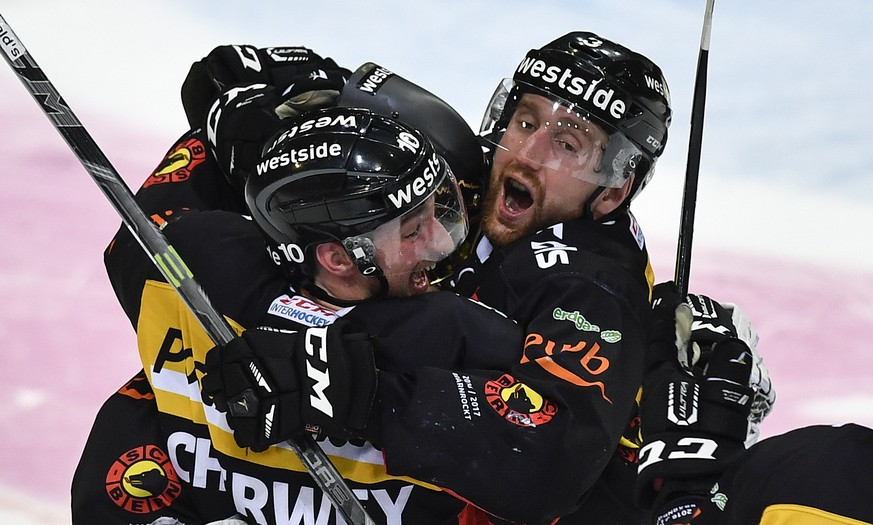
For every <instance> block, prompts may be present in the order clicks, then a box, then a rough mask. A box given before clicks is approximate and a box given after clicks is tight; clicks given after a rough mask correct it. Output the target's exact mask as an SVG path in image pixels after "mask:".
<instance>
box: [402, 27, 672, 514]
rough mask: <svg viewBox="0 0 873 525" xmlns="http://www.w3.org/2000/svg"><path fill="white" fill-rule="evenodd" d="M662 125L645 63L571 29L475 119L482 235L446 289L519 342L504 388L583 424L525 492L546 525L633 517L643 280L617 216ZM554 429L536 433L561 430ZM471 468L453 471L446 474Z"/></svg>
mask: <svg viewBox="0 0 873 525" xmlns="http://www.w3.org/2000/svg"><path fill="white" fill-rule="evenodd" d="M670 119H671V109H670V98H669V91H668V88H667V83H666V81H665V79H664V77H663V75H662V74H661V71H660V69H659V68H658V66H657V65H655V64H654V63H653V62H652V61H650V60H649V59H648V58H646V57H644V56H642V55H640V54H638V53H635V52H634V51H631V50H629V49H627V48H626V47H624V46H621V45H619V44H617V43H615V42H611V41H609V40H607V39H605V38H602V37H600V36H598V35H596V34H593V33H588V32H573V33H569V34H567V35H564V36H562V37H560V38H558V39H556V40H555V41H553V42H551V43H549V44H547V45H545V46H543V47H542V48H540V49H534V50H531V51H530V52H529V53H528V54H527V55H526V56H525V57H524V59H523V60H522V61H521V62H520V64H519V66H518V68H517V69H516V71H515V73H514V75H513V77H512V79H507V80H504V81H503V82H502V83H501V84H500V86H499V87H498V90H497V91H496V92H495V95H494V97H493V100H492V102H491V104H489V107H488V110H487V111H486V115H485V119H484V121H483V130H482V131H483V135H484V136H485V137H486V138H487V139H489V141H490V144H491V145H492V148H491V151H492V156H493V160H492V168H491V176H490V181H489V187H488V192H487V194H486V197H485V202H484V205H483V219H482V229H483V232H484V236H483V237H482V239H481V240H480V242H479V243H478V245H477V246H476V250H475V254H476V258H475V260H473V261H471V262H470V264H469V265H468V267H467V268H464V269H463V270H461V272H460V274H459V279H458V289H459V290H460V291H461V292H462V293H470V294H472V296H473V297H475V298H476V299H478V300H480V301H482V302H484V303H485V304H488V305H490V306H493V307H495V308H498V309H499V310H501V311H503V312H505V313H506V314H507V315H509V316H510V317H511V318H512V319H514V320H516V321H517V322H518V323H519V324H520V325H521V326H522V329H523V330H524V332H525V338H526V339H525V340H526V343H525V351H524V357H523V359H522V362H521V363H520V364H519V365H517V366H516V367H514V368H513V369H512V370H511V371H510V372H509V374H507V375H506V376H505V377H503V378H501V380H502V383H503V384H504V385H506V386H507V387H512V386H513V385H522V384H523V385H526V386H527V387H529V388H531V389H532V390H534V391H536V392H537V393H538V394H539V395H541V396H542V397H543V398H546V399H551V400H555V401H556V402H557V403H558V405H559V408H558V413H561V411H569V412H571V413H572V416H571V417H572V418H573V419H574V420H575V421H577V422H581V423H580V426H581V427H582V428H583V429H584V430H583V431H581V432H572V433H570V432H568V433H567V434H566V439H565V442H564V444H563V447H562V449H561V450H556V451H555V452H554V457H553V458H552V459H551V461H552V462H553V464H554V465H555V466H556V467H555V470H554V472H555V473H556V474H557V475H551V476H550V475H547V474H546V473H545V472H544V473H543V474H541V475H536V474H535V475H533V476H531V477H529V478H528V480H527V482H528V483H530V484H531V485H536V486H546V487H548V489H549V490H550V491H551V492H553V493H554V494H555V498H559V499H560V501H561V504H562V505H561V506H562V514H563V515H564V516H565V517H564V518H562V519H561V520H560V523H640V521H641V519H642V515H641V513H640V511H639V510H638V509H637V508H636V507H635V506H634V505H633V503H632V488H633V486H634V480H635V470H636V460H637V454H638V447H639V437H638V429H637V428H636V427H637V425H638V420H637V419H636V402H635V399H636V395H637V392H638V390H639V387H640V385H641V383H642V377H643V365H644V359H645V349H646V337H647V336H646V334H647V326H648V324H649V322H650V307H649V298H650V291H651V285H652V279H653V275H652V270H651V267H650V265H649V260H648V254H647V251H646V245H645V240H644V237H643V235H642V232H641V230H640V227H639V226H638V224H637V223H636V221H635V219H634V217H633V215H632V214H631V212H630V211H629V204H630V202H631V200H632V199H633V198H634V197H635V196H636V195H638V194H639V193H640V192H641V191H642V189H643V188H644V187H645V186H646V184H647V183H648V181H649V180H650V179H651V177H652V172H653V168H654V165H655V162H656V160H657V158H658V157H659V155H660V154H661V153H662V151H663V148H664V146H665V144H666V140H667V128H668V126H669V124H670ZM476 386H477V388H480V389H482V390H484V391H486V392H487V389H488V388H489V385H488V383H487V382H482V383H479V384H477V385H476ZM556 423H557V418H555V419H553V420H552V421H549V422H545V423H543V424H541V425H540V426H539V427H538V428H537V431H538V433H540V434H543V435H546V434H547V433H548V432H549V431H551V430H556V431H561V430H563V429H561V428H560V426H561V424H556ZM410 427H411V428H415V429H416V432H410V434H409V435H406V436H403V438H404V439H411V440H416V439H421V438H422V436H423V435H425V433H424V432H419V431H418V428H419V427H415V426H413V425H410ZM556 427H557V428H556ZM426 459H428V460H432V461H435V460H436V458H426ZM408 460H409V462H410V463H411V462H412V461H413V458H411V457H410V458H408ZM471 460H472V457H461V458H459V461H458V467H459V468H460V464H461V463H462V462H464V461H471ZM419 461H421V458H419ZM495 471H496V472H499V475H510V472H508V471H501V470H500V469H499V468H495ZM486 472H487V470H486ZM565 476H566V477H565ZM423 479H428V478H423ZM568 479H572V483H568V482H567V480H568ZM483 481H484V480H483ZM519 504H521V502H519Z"/></svg>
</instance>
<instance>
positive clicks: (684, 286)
mask: <svg viewBox="0 0 873 525" xmlns="http://www.w3.org/2000/svg"><path fill="white" fill-rule="evenodd" d="M714 4H715V0H706V12H705V13H704V15H703V32H702V34H701V36H700V53H699V55H698V56H697V77H696V79H695V81H694V98H693V100H692V107H691V136H690V138H689V140H688V163H687V164H686V169H685V192H684V194H683V197H682V218H681V222H680V224H679V244H678V246H677V248H676V273H675V276H674V279H675V281H676V287H677V288H679V293H680V294H682V296H685V295H686V294H687V293H688V274H689V273H690V272H691V237H692V235H693V234H694V212H695V209H696V207H697V180H698V178H699V175H700V150H701V147H702V146H703V113H704V109H705V107H706V72H707V69H708V65H709V36H710V32H711V30H712V9H713V6H714Z"/></svg>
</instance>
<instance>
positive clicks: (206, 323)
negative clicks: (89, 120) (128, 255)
mask: <svg viewBox="0 0 873 525" xmlns="http://www.w3.org/2000/svg"><path fill="white" fill-rule="evenodd" d="M0 45H2V48H3V55H4V57H5V58H6V61H7V62H8V63H9V65H10V67H12V70H13V71H15V73H16V74H17V75H18V78H19V79H20V80H21V82H22V83H23V84H24V86H25V87H26V88H27V90H28V91H29V92H30V94H31V96H33V98H34V100H36V102H37V103H38V104H39V106H40V107H41V108H42V110H43V112H44V113H45V115H46V117H48V118H49V120H51V121H52V124H54V126H55V129H57V130H58V132H59V133H60V134H61V136H62V137H63V138H64V140H65V141H66V142H67V144H68V145H69V146H70V149H72V150H73V153H75V154H76V157H78V159H79V161H80V162H81V163H82V165H83V166H84V167H85V170H86V171H87V172H88V174H89V175H91V178H92V179H94V182H96V183H97V186H99V187H100V189H101V190H102V191H103V193H104V194H105V195H106V197H107V198H108V199H109V201H110V202H111V203H112V205H113V207H114V208H115V210H116V211H117V212H118V214H119V215H120V216H121V218H122V221H123V222H124V224H125V225H126V226H127V228H128V229H129V230H130V231H131V233H132V234H133V236H134V237H135V238H136V239H137V241H139V243H140V244H141V245H142V247H143V249H144V250H145V252H146V253H147V254H148V255H149V257H150V258H151V259H152V261H153V262H154V263H155V265H156V266H157V267H158V268H159V269H160V271H161V273H162V274H163V275H164V277H165V278H166V279H167V282H168V283H170V284H171V285H172V286H173V288H175V289H176V291H177V292H178V294H179V296H180V297H181V298H182V300H183V302H184V303H185V304H186V305H187V306H188V308H189V309H190V310H191V312H192V313H193V314H194V316H195V317H196V318H197V320H198V321H200V324H201V325H203V329H204V330H205V331H206V333H207V334H208V335H209V337H210V338H211V339H212V341H213V342H215V343H216V344H219V345H225V344H227V343H228V342H230V340H231V339H233V338H234V337H236V334H235V333H234V331H233V329H232V328H231V327H230V325H228V323H227V322H226V321H225V319H224V318H223V317H222V316H221V315H220V314H219V313H218V312H217V311H216V310H215V308H214V307H213V306H212V304H211V303H210V301H209V298H208V297H207V295H206V292H204V290H203V289H202V288H200V286H199V285H198V284H197V281H195V280H194V275H193V274H192V273H191V271H190V270H189V269H188V267H187V266H186V265H185V262H184V261H183V260H182V259H181V258H180V257H179V255H178V254H177V253H176V250H175V249H174V248H173V247H172V246H171V245H170V244H169V242H167V239H166V237H164V235H163V234H162V233H161V232H160V230H158V228H157V226H156V225H155V224H154V223H153V222H152V221H151V220H150V219H149V218H148V216H146V214H145V212H143V211H142V208H140V207H139V205H138V204H137V202H136V200H135V199H134V196H133V193H132V192H131V191H130V188H129V187H128V186H127V184H126V183H125V182H124V180H123V179H122V178H121V176H120V175H119V174H118V172H117V171H116V170H115V168H114V167H113V166H112V164H111V163H110V162H109V159H107V158H106V155H104V154H103V152H102V151H101V150H100V148H99V147H98V146H97V143H96V142H95V141H94V139H93V138H92V137H91V135H90V134H89V133H88V131H87V130H86V129H85V128H84V126H82V123H81V122H79V119H78V118H77V117H76V115H75V114H74V113H73V111H72V110H71V109H70V108H69V107H68V106H67V105H66V103H65V102H64V101H63V99H62V98H61V96H60V94H59V93H58V91H57V89H55V87H54V85H53V84H52V83H51V81H49V80H48V78H47V77H46V75H45V73H44V72H43V71H42V69H40V67H39V66H38V65H37V63H36V61H35V60H34V59H33V57H32V56H31V55H30V54H29V53H28V51H27V49H25V48H24V45H23V44H22V43H21V41H20V40H19V39H18V37H17V36H16V35H15V33H14V32H13V31H12V28H10V27H9V24H8V23H7V22H6V20H5V19H4V18H3V16H2V15H0ZM288 444H289V445H290V446H291V448H292V449H293V450H294V452H296V453H297V455H298V457H299V458H300V461H301V462H303V464H304V465H305V466H306V468H307V469H308V470H309V473H310V475H311V476H312V478H313V479H314V480H315V481H316V483H317V484H318V486H319V488H321V490H323V491H324V493H325V494H326V495H327V496H328V497H329V498H330V501H331V502H332V503H333V504H334V506H335V507H336V508H337V511H338V512H339V513H340V514H341V515H342V516H343V518H345V520H346V522H348V523H350V524H355V525H359V524H360V525H370V524H372V523H374V522H373V520H372V518H370V517H369V516H368V515H367V512H366V511H365V510H364V507H363V506H362V505H361V502H360V501H358V499H357V498H356V497H355V495H354V493H353V492H352V490H351V489H350V488H349V486H348V485H347V484H346V483H345V481H344V480H343V479H342V477H341V476H340V474H339V472H338V471H337V470H336V467H334V465H333V464H332V463H331V462H330V459H329V458H328V457H327V455H326V454H325V453H324V451H323V450H321V448H319V447H318V445H317V444H316V443H315V441H314V440H313V439H312V438H311V437H310V436H309V435H302V436H301V437H299V438H296V439H294V440H290V441H288Z"/></svg>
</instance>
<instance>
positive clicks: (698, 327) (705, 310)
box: [680, 294, 776, 447]
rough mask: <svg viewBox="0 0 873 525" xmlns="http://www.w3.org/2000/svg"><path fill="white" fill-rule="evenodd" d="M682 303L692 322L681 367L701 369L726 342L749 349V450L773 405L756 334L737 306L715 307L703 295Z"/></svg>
mask: <svg viewBox="0 0 873 525" xmlns="http://www.w3.org/2000/svg"><path fill="white" fill-rule="evenodd" d="M685 302H686V304H687V305H688V306H689V307H690V309H691V314H692V317H693V320H692V325H691V335H690V341H689V344H688V347H687V348H688V350H687V352H685V353H680V360H681V357H682V356H683V355H684V356H688V357H687V360H688V362H687V363H683V364H685V365H686V366H688V365H690V366H695V367H697V368H700V369H702V368H703V367H705V366H706V363H707V361H708V359H709V355H710V354H711V352H712V349H713V347H714V345H716V344H717V343H719V342H720V341H724V340H726V339H731V338H735V339H739V340H741V341H743V342H744V343H746V345H747V346H748V347H749V351H750V352H751V355H752V362H753V365H752V373H751V378H750V380H749V385H750V386H751V387H752V389H753V390H754V391H755V395H754V398H753V401H752V410H751V413H750V414H749V428H748V436H747V441H746V446H747V447H748V446H751V445H752V444H753V443H755V441H757V439H758V436H759V435H760V431H759V428H758V426H759V425H760V424H761V422H762V421H763V420H764V418H765V417H766V416H767V415H768V414H769V413H770V411H771V410H772V409H773V404H774V403H775V402H776V391H775V390H774V389H773V385H772V383H771V382H770V373H769V371H768V370H767V366H766V365H765V364H764V359H763V358H762V357H761V355H760V354H759V353H758V349H757V347H758V333H757V332H756V331H755V329H754V328H753V327H752V324H751V322H750V321H749V319H748V318H747V317H746V315H745V313H744V312H743V311H742V310H741V309H740V307H739V306H737V305H734V304H731V303H718V302H716V301H714V300H712V299H711V298H709V297H707V296H705V295H693V294H689V295H688V296H687V297H686V298H685Z"/></svg>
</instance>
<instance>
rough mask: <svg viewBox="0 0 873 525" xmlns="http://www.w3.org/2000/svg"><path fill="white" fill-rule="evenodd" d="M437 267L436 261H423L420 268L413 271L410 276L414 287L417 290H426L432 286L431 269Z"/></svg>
mask: <svg viewBox="0 0 873 525" xmlns="http://www.w3.org/2000/svg"><path fill="white" fill-rule="evenodd" d="M434 268H436V263H433V262H428V263H422V264H421V266H420V267H419V268H418V270H416V271H414V272H412V275H411V276H410V278H409V281H410V284H411V285H412V289H413V290H415V291H417V292H422V291H426V290H427V288H428V286H430V273H429V272H430V271H431V270H433V269H434Z"/></svg>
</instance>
